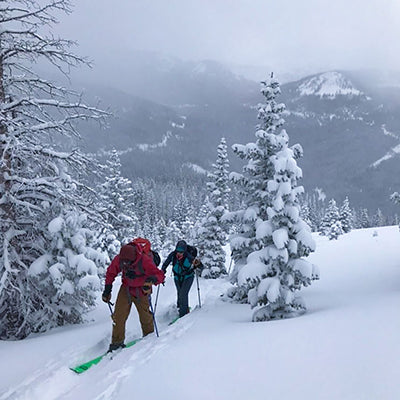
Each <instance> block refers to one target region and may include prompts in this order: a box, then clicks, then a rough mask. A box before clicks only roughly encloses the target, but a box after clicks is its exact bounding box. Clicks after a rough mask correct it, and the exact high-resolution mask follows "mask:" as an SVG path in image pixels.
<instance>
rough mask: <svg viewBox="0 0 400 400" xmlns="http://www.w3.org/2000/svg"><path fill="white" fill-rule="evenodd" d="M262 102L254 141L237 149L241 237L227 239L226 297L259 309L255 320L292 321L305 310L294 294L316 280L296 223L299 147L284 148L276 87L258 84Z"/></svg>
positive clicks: (308, 242)
mask: <svg viewBox="0 0 400 400" xmlns="http://www.w3.org/2000/svg"><path fill="white" fill-rule="evenodd" d="M262 85H263V86H262V90H261V92H262V94H263V96H264V97H265V103H264V104H261V105H259V107H258V109H259V113H258V118H259V119H260V120H261V124H260V125H259V129H258V130H257V132H256V142H255V143H248V144H247V145H245V146H243V145H235V146H234V147H233V149H234V151H235V153H236V154H238V155H239V156H240V157H241V158H243V159H245V160H247V164H246V165H245V167H244V169H243V173H242V174H237V173H236V174H232V178H233V180H234V182H235V183H236V185H237V187H238V189H239V190H240V192H241V193H242V194H243V203H244V205H245V207H244V208H243V209H241V210H239V211H236V212H234V213H231V214H230V218H235V217H236V218H237V219H238V220H239V232H238V233H237V234H236V235H234V236H233V237H232V238H231V248H232V253H233V258H234V260H235V267H234V273H233V279H234V281H235V283H236V285H237V286H236V290H233V291H231V292H230V293H228V295H230V296H231V297H233V298H235V299H238V300H243V299H244V298H246V297H247V298H248V301H249V302H250V304H251V305H252V307H257V309H256V311H255V313H254V315H253V320H254V321H260V320H269V319H274V318H283V317H287V316H291V315H293V314H294V313H296V312H302V311H303V310H305V305H304V304H303V302H302V300H301V299H300V297H298V296H296V291H298V290H300V289H301V287H302V286H307V285H309V284H310V283H311V281H312V279H316V278H317V277H318V270H317V268H316V267H315V266H314V265H312V264H311V263H310V262H308V261H306V260H305V259H304V258H303V257H306V256H308V255H309V253H310V252H311V251H314V248H315V243H314V240H313V239H312V236H311V230H310V227H309V226H308V225H307V224H306V223H305V222H304V221H303V220H302V219H301V218H300V216H299V214H300V203H299V196H300V195H301V193H302V192H303V188H302V187H301V186H298V180H299V179H300V178H301V177H302V171H301V169H300V168H299V167H298V166H297V162H296V159H297V158H298V157H300V155H301V147H300V146H299V145H296V146H293V147H292V148H289V147H288V135H287V133H286V131H285V130H283V129H280V128H281V126H282V125H283V123H284V120H283V117H282V114H283V112H284V110H285V106H284V105H283V104H278V103H277V102H276V101H275V98H276V96H277V95H278V94H279V93H280V88H279V84H278V82H277V81H276V80H274V79H271V80H270V81H269V82H263V83H262Z"/></svg>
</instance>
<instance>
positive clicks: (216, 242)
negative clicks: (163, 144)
mask: <svg viewBox="0 0 400 400" xmlns="http://www.w3.org/2000/svg"><path fill="white" fill-rule="evenodd" d="M213 168H214V170H213V172H212V173H210V174H209V175H208V179H209V181H208V183H207V188H208V192H209V204H208V209H209V214H208V215H207V216H206V217H205V218H204V220H203V226H202V229H201V230H200V231H199V234H200V236H201V242H202V248H203V253H202V263H203V265H204V269H203V271H202V276H203V277H204V278H218V277H219V276H221V275H223V274H226V269H225V258H226V254H225V251H224V249H223V246H225V244H226V238H227V227H226V225H227V224H226V223H223V222H222V216H223V215H224V214H225V213H226V212H227V206H228V193H229V186H228V168H229V162H228V155H227V147H226V141H225V138H222V139H221V142H220V144H219V146H218V155H217V161H216V163H215V164H213Z"/></svg>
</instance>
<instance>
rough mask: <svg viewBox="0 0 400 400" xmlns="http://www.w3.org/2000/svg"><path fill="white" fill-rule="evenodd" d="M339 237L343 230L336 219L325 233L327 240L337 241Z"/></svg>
mask: <svg viewBox="0 0 400 400" xmlns="http://www.w3.org/2000/svg"><path fill="white" fill-rule="evenodd" d="M340 235H343V228H342V223H341V221H340V220H339V219H338V220H336V221H333V222H332V225H331V226H330V227H329V229H328V231H327V236H328V238H329V240H332V239H337V238H338V237H339V236H340Z"/></svg>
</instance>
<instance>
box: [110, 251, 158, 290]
mask: <svg viewBox="0 0 400 400" xmlns="http://www.w3.org/2000/svg"><path fill="white" fill-rule="evenodd" d="M136 249H137V259H136V261H135V262H134V263H133V264H132V265H131V266H130V267H129V270H128V271H125V270H123V271H122V270H121V267H120V262H119V261H120V259H119V255H117V256H115V257H114V259H113V260H112V261H111V264H110V266H109V267H108V268H107V272H106V282H105V284H106V285H112V284H113V282H114V279H115V277H116V276H117V275H118V274H119V273H120V272H121V271H122V286H125V287H128V288H129V293H130V294H131V295H132V296H135V297H141V296H143V295H144V293H143V291H142V287H143V285H144V283H145V281H146V280H148V279H149V278H150V279H151V280H152V283H153V284H154V285H159V284H160V283H162V282H164V279H165V274H164V272H163V271H162V270H160V269H158V268H157V267H156V265H155V264H154V262H153V259H152V257H151V256H149V255H147V254H144V253H142V250H141V249H140V248H139V246H136ZM127 272H128V276H133V278H128V277H127Z"/></svg>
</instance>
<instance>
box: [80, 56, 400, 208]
mask: <svg viewBox="0 0 400 400" xmlns="http://www.w3.org/2000/svg"><path fill="white" fill-rule="evenodd" d="M143 69H146V72H145V73H144V72H143V74H141V72H140V71H142V70H143ZM131 71H132V79H131V80H130V81H129V82H126V85H125V93H123V92H121V91H119V90H115V89H110V88H107V89H104V88H102V89H101V88H100V87H99V86H98V87H96V88H93V91H97V93H96V95H98V96H100V97H102V98H103V99H104V100H106V101H107V102H108V104H110V106H111V107H112V108H113V109H114V110H115V114H116V118H115V119H113V120H112V121H110V128H109V129H108V130H107V131H105V132H102V133H99V132H98V130H96V129H88V128H84V129H85V131H84V132H83V133H84V136H85V137H86V142H87V143H88V148H90V150H91V151H96V150H99V149H101V148H102V149H105V150H107V149H110V148H111V147H116V148H117V150H120V151H121V154H122V161H123V166H124V172H125V174H126V175H127V176H128V177H130V178H134V177H135V176H137V175H140V176H142V175H146V176H152V177H162V178H163V179H168V178H171V177H174V176H177V175H178V174H179V173H180V171H181V170H182V168H183V169H185V168H187V167H186V166H193V165H196V166H198V167H196V168H194V169H193V168H189V170H191V171H192V173H196V172H193V171H196V170H201V169H202V168H204V169H209V168H210V167H211V164H212V163H213V162H214V161H215V158H216V147H217V145H218V143H219V141H220V138H221V137H222V136H224V137H225V138H226V140H227V143H228V146H229V147H230V146H231V145H232V144H234V143H247V142H250V141H254V140H255V137H254V132H255V127H256V125H257V123H258V120H257V110H256V108H257V104H258V103H260V102H262V101H263V98H262V96H261V94H260V85H259V83H257V82H253V81H249V80H246V79H244V78H242V77H240V76H238V75H236V74H234V73H232V72H230V71H229V69H227V68H226V67H224V66H221V65H220V64H218V63H216V62H212V61H204V62H200V63H194V62H193V63H192V62H179V60H176V59H165V58H163V59H161V60H160V61H159V62H157V59H156V58H153V59H152V60H151V61H148V62H147V63H143V62H142V61H141V62H140V63H139V62H138V64H137V65H134V66H132V68H131ZM372 76H373V74H372ZM139 81H140V82H141V83H140V82H139ZM281 89H282V95H281V96H280V98H278V101H280V102H283V103H285V104H286V106H287V115H286V117H285V118H286V124H285V126H284V128H285V129H286V130H287V132H288V134H289V137H290V143H291V144H295V143H300V144H301V145H302V147H303V149H304V157H303V158H302V159H301V160H300V161H299V164H300V166H301V167H302V169H303V176H304V179H303V185H304V186H305V188H306V189H307V190H313V189H314V188H315V187H319V188H322V189H323V190H324V191H325V193H326V194H327V198H328V199H329V198H330V197H335V198H336V199H337V200H338V201H341V200H342V199H343V198H344V197H345V196H346V195H349V196H350V199H351V201H352V202H353V204H354V205H355V206H365V207H368V208H370V209H371V210H372V209H376V208H381V209H382V210H390V211H391V212H392V211H393V210H395V208H394V207H393V205H392V204H391V203H390V201H389V195H390V194H391V192H393V191H396V190H397V191H398V190H400V174H399V173H398V171H399V166H400V158H399V157H398V155H399V153H398V149H399V148H398V146H399V145H400V139H399V138H400V112H399V111H400V89H399V87H396V85H394V86H390V85H389V86H384V87H383V86H382V85H380V83H379V81H378V80H374V79H371V75H370V74H367V73H361V72H360V73H358V72H354V71H328V72H325V73H320V74H315V75H311V76H307V77H305V78H303V79H300V80H298V81H295V82H289V83H286V84H283V85H282V86H281ZM144 97H145V98H144ZM229 157H230V162H231V165H232V170H240V169H241V161H240V160H238V159H237V157H236V156H234V155H233V154H232V152H231V153H230V154H229Z"/></svg>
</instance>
